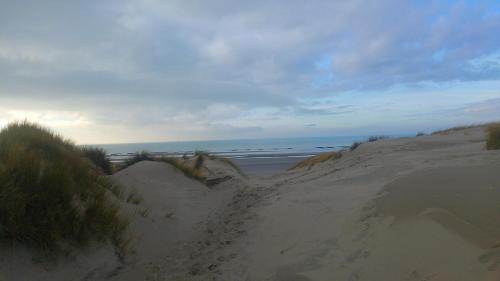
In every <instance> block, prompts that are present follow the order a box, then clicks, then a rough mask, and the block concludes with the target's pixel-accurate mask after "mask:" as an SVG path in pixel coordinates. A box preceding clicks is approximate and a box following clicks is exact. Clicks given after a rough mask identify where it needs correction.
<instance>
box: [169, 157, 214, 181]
mask: <svg viewBox="0 0 500 281" xmlns="http://www.w3.org/2000/svg"><path fill="white" fill-rule="evenodd" d="M159 161H163V162H165V163H168V164H170V165H172V166H174V168H177V169H179V170H180V171H181V172H182V173H183V174H184V175H185V176H187V177H189V178H192V179H195V180H197V181H200V182H202V183H205V177H203V175H202V171H201V167H202V165H203V161H204V160H203V156H197V157H196V160H195V163H194V164H191V163H189V162H190V161H189V160H183V159H181V158H174V157H162V158H160V159H159Z"/></svg>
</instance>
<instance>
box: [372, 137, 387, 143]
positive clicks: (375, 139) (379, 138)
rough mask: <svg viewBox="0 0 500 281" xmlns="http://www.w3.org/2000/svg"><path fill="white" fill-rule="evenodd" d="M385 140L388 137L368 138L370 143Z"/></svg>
mask: <svg viewBox="0 0 500 281" xmlns="http://www.w3.org/2000/svg"><path fill="white" fill-rule="evenodd" d="M383 139H387V136H371V137H369V138H368V142H374V141H378V140H383Z"/></svg>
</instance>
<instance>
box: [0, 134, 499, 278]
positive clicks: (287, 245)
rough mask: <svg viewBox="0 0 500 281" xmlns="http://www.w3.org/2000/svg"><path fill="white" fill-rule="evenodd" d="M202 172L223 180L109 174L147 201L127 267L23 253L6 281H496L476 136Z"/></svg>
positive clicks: (142, 168)
mask: <svg viewBox="0 0 500 281" xmlns="http://www.w3.org/2000/svg"><path fill="white" fill-rule="evenodd" d="M205 165H206V166H205V169H206V170H205V173H206V174H207V175H208V177H209V180H211V181H212V182H214V183H218V184H215V185H214V186H211V187H207V186H205V185H202V184H200V183H199V182H197V181H195V180H192V179H189V178H186V177H185V176H184V175H183V174H182V173H181V172H179V171H178V170H176V169H174V168H173V167H171V166H170V165H168V164H165V163H155V162H142V163H139V164H137V165H135V166H132V167H130V168H129V169H126V170H124V171H122V172H120V173H118V174H116V175H114V176H113V177H114V178H115V179H116V180H117V181H119V182H120V183H121V184H122V185H124V186H125V187H126V190H127V192H130V191H132V190H137V191H138V193H139V194H140V195H141V197H142V199H143V200H142V202H141V203H139V204H130V203H123V206H124V210H125V211H126V212H127V213H128V214H129V215H130V216H131V217H132V225H131V233H133V235H134V239H133V243H132V247H131V249H133V252H131V253H130V255H128V256H127V258H126V260H125V262H120V261H119V260H117V259H116V257H115V256H114V254H113V252H112V249H110V248H109V247H108V246H106V245H104V246H99V247H97V248H96V249H93V250H91V251H89V252H87V253H84V254H78V255H75V256H74V257H73V258H72V259H71V260H68V261H63V262H59V263H58V264H57V265H56V264H54V265H53V266H52V267H50V266H47V263H34V262H33V261H32V260H31V259H32V255H30V254H29V253H28V252H26V251H21V250H19V249H18V248H17V249H16V250H15V251H14V250H12V251H10V254H9V255H6V254H2V255H0V280H2V281H3V280H125V281H127V280H130V281H132V280H134V281H135V280H157V281H161V280H228V281H238V280H245V281H254V280H255V281H257V280H283V281H285V280H286V281H294V280H302V281H307V280H367V281H368V280H370V281H391V280H397V281H399V280H419V281H423V280H427V281H431V280H434V281H438V280H442V281H445V280H454V281H460V280H464V281H465V280H485V281H498V280H500V272H499V268H500V266H499V265H500V248H499V245H500V241H499V240H498V237H500V228H499V227H498V225H499V224H498V220H499V219H500V209H499V208H500V207H499V206H500V173H499V172H497V171H498V170H500V151H486V150H485V149H484V133H483V130H482V128H473V129H467V130H465V131H456V132H452V133H450V134H448V135H434V136H424V137H418V138H404V139H396V140H381V141H377V142H372V143H365V144H363V145H361V146H360V147H359V148H357V149H356V150H354V151H352V152H345V153H344V154H343V157H342V158H340V159H338V160H333V161H327V162H324V163H321V164H317V165H315V166H314V167H313V168H311V169H309V168H304V169H300V170H295V171H290V172H284V173H281V174H275V175H268V176H254V175H252V176H251V177H244V176H241V175H240V174H238V172H237V171H236V170H234V169H233V168H231V167H230V166H229V165H227V163H223V162H222V161H216V160H208V161H206V163H205ZM4 249H5V248H4ZM20 267H23V268H24V270H23V271H20V270H18V268H20ZM69 272H72V274H70V273H69Z"/></svg>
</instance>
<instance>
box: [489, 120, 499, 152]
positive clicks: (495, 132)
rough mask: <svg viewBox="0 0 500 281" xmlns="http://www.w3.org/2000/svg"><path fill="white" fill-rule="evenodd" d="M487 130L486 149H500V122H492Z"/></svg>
mask: <svg viewBox="0 0 500 281" xmlns="http://www.w3.org/2000/svg"><path fill="white" fill-rule="evenodd" d="M486 131H487V134H488V135H487V137H486V149H500V123H493V124H490V125H489V126H488V127H487V128H486Z"/></svg>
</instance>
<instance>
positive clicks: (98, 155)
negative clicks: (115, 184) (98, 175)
mask: <svg viewBox="0 0 500 281" xmlns="http://www.w3.org/2000/svg"><path fill="white" fill-rule="evenodd" d="M80 150H81V151H82V153H83V155H84V156H85V157H87V158H88V159H90V161H92V163H94V165H96V166H97V167H99V168H101V169H102V171H103V172H104V173H105V174H106V175H111V174H112V173H113V165H112V164H111V161H110V160H109V157H108V155H107V153H106V151H105V150H104V149H102V148H98V147H92V146H83V147H81V149H80Z"/></svg>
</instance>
